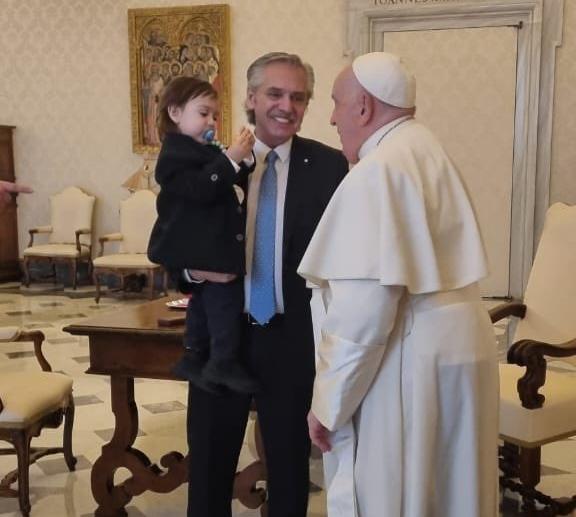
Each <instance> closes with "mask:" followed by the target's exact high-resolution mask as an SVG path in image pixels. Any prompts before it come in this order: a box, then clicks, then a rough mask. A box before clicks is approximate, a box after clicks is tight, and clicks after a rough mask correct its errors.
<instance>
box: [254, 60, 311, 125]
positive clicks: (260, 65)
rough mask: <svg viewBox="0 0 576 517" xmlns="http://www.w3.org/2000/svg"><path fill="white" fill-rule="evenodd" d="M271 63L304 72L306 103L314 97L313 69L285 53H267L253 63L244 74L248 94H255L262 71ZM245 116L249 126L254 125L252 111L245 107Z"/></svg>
mask: <svg viewBox="0 0 576 517" xmlns="http://www.w3.org/2000/svg"><path fill="white" fill-rule="evenodd" d="M273 63H284V64H287V65H291V66H295V67H298V68H301V69H302V70H304V73H305V74H306V102H308V101H309V100H310V99H311V98H312V96H313V95H314V69H313V68H312V66H311V65H309V64H308V63H305V62H304V61H302V59H300V56H298V55H296V54H288V53H287V52H269V53H268V54H264V55H263V56H260V57H259V58H258V59H256V61H254V62H253V63H252V64H251V65H250V66H249V67H248V71H247V72H246V79H247V82H248V87H247V90H248V92H255V91H256V90H257V89H258V88H259V87H260V86H261V85H262V82H263V81H264V79H263V75H264V69H265V68H266V67H267V66H268V65H271V64H273ZM245 110H246V116H247V118H248V122H249V123H250V124H255V123H256V119H255V117H254V110H251V109H248V108H247V107H245Z"/></svg>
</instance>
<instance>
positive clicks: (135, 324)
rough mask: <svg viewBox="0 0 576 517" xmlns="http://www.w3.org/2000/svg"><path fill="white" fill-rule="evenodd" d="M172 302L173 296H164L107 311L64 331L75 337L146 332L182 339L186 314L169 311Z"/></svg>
mask: <svg viewBox="0 0 576 517" xmlns="http://www.w3.org/2000/svg"><path fill="white" fill-rule="evenodd" d="M172 299H174V297H164V298H160V299H158V300H154V301H152V302H146V303H142V304H140V305H135V306H133V307H126V308H124V309H121V310H118V311H111V312H106V313H105V314H102V315H98V316H94V317H92V318H88V319H86V320H84V321H82V322H78V323H74V324H72V325H68V326H66V327H64V329H63V330H64V331H65V332H68V333H70V334H74V335H93V334H100V333H106V334H109V333H115V334H122V333H131V334H133V333H143V334H162V335H167V334H168V335H169V334H174V335H178V336H180V335H182V334H183V333H184V318H185V312H184V311H181V310H174V309H170V308H168V307H167V306H166V302H168V301H170V300H172Z"/></svg>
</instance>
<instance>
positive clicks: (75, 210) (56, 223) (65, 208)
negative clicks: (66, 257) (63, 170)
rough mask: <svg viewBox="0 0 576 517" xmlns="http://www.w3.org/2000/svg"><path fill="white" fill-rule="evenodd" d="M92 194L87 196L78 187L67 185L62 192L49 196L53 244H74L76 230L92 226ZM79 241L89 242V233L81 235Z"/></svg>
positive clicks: (51, 239)
mask: <svg viewBox="0 0 576 517" xmlns="http://www.w3.org/2000/svg"><path fill="white" fill-rule="evenodd" d="M95 199H96V198H95V197H94V196H89V195H88V194H85V193H84V192H82V191H81V190H80V189H79V188H78V187H67V188H65V189H64V190H63V191H62V192H60V193H58V194H55V195H53V196H50V207H51V221H50V225H51V226H52V233H51V234H50V242H51V243H53V244H74V243H75V242H76V230H81V229H83V228H88V229H91V228H92V213H93V211H94V201H95ZM80 241H81V242H83V243H85V244H90V235H83V236H81V237H80Z"/></svg>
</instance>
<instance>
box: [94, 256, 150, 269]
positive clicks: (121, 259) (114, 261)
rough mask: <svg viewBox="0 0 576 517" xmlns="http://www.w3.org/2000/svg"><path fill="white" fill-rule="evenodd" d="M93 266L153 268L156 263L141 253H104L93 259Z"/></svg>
mask: <svg viewBox="0 0 576 517" xmlns="http://www.w3.org/2000/svg"><path fill="white" fill-rule="evenodd" d="M94 267H95V268H96V267H107V268H155V267H157V264H154V262H150V261H149V260H148V257H147V256H146V255H144V254H143V253H118V254H117V255H104V256H103V257H98V258H96V259H94Z"/></svg>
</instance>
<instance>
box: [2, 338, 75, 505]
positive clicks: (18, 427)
mask: <svg viewBox="0 0 576 517" xmlns="http://www.w3.org/2000/svg"><path fill="white" fill-rule="evenodd" d="M14 341H32V342H33V343H34V353H35V356H36V359H37V360H38V362H39V363H40V366H41V368H42V370H43V371H41V372H35V371H19V372H12V371H10V372H7V373H2V374H0V440H4V441H7V442H10V443H11V444H12V446H13V447H10V448H5V449H0V454H2V455H6V454H16V456H17V458H18V459H17V463H18V468H17V469H16V470H14V471H12V472H10V473H8V474H7V475H5V476H4V478H3V479H2V481H1V482H0V497H18V499H19V503H20V510H21V512H22V514H23V515H24V516H28V515H30V496H29V481H28V470H29V466H30V464H32V463H34V462H35V461H37V460H38V459H40V458H42V457H43V456H46V455H47V454H55V453H60V452H62V453H64V458H65V460H66V464H67V466H68V469H70V470H71V471H72V470H74V469H75V464H76V458H75V457H74V456H73V454H72V427H73V425H74V399H73V398H72V379H71V378H70V377H68V376H67V375H64V374H60V373H53V372H52V368H51V367H50V364H49V363H48V361H46V358H45V357H44V355H43V354H42V342H43V341H44V334H42V332H40V331H30V332H24V331H20V329H18V328H17V327H0V344H2V343H6V342H14ZM63 419H64V421H65V422H64V440H63V446H62V447H42V448H36V447H30V442H31V440H32V437H34V436H38V435H39V434H40V433H41V431H42V429H43V428H45V427H48V428H57V427H59V426H60V424H61V423H62V420H63ZM15 481H18V489H17V490H16V489H13V488H11V485H12V484H13V483H14V482H15Z"/></svg>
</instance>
